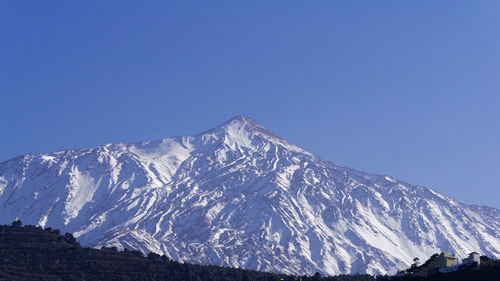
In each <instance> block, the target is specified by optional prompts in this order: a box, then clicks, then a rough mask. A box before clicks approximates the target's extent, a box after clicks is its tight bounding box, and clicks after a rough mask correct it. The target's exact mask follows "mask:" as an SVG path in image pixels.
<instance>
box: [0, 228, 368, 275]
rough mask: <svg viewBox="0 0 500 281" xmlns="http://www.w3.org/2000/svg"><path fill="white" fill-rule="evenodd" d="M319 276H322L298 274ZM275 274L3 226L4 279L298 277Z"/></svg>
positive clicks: (0, 258) (0, 261) (0, 268)
mask: <svg viewBox="0 0 500 281" xmlns="http://www.w3.org/2000/svg"><path fill="white" fill-rule="evenodd" d="M300 278H301V279H302V280H304V281H307V280H319V278H318V277H307V276H303V277H300ZM297 279H299V278H298V277H296V276H290V275H277V274H273V273H267V272H257V271H250V270H243V269H234V268H224V267H218V266H201V265H193V264H181V263H178V262H175V261H172V260H170V259H168V258H167V257H166V256H159V255H156V254H152V253H150V254H149V255H148V256H147V257H144V256H143V255H142V253H141V252H138V251H128V250H125V251H123V252H118V251H117V250H116V248H103V249H100V250H98V249H92V248H83V247H81V246H80V244H79V243H78V242H77V241H76V239H75V238H73V236H72V235H71V234H68V233H66V234H65V235H61V234H60V232H59V230H53V229H50V228H47V229H42V228H40V227H35V226H24V227H22V226H21V223H20V222H14V223H13V224H12V226H9V225H0V280H9V281H10V280H23V281H24V280H123V281H124V280H134V281H136V280H165V281H167V280H168V281H170V280H171V281H181V280H182V281H201V280H206V281H209V280H214V281H217V280H232V281H240V280H242V281H243V280H255V281H259V280H262V281H273V280H285V281H291V280H297ZM323 280H331V281H374V280H375V278H373V277H372V276H369V275H357V276H338V277H331V278H324V279H323Z"/></svg>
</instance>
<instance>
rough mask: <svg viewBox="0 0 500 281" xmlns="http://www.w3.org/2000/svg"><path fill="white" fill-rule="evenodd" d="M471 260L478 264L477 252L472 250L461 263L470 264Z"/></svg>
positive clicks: (479, 261) (479, 262)
mask: <svg viewBox="0 0 500 281" xmlns="http://www.w3.org/2000/svg"><path fill="white" fill-rule="evenodd" d="M473 262H477V267H479V266H480V264H481V260H480V258H479V253H476V252H472V253H470V254H469V257H467V258H465V259H463V260H462V264H471V263H473Z"/></svg>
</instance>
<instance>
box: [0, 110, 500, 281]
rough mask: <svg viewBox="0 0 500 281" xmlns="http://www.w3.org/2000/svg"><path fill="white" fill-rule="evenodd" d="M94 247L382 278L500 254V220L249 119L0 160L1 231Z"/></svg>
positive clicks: (484, 210) (486, 211)
mask: <svg viewBox="0 0 500 281" xmlns="http://www.w3.org/2000/svg"><path fill="white" fill-rule="evenodd" d="M14 219H21V220H22V221H23V222H24V223H26V224H38V225H41V226H44V227H49V226H50V227H53V228H59V229H61V230H62V231H63V232H72V233H74V234H75V236H76V237H77V238H78V239H79V241H81V242H82V244H84V245H88V246H96V247H99V246H105V245H106V246H118V247H120V248H121V247H127V248H133V249H140V250H142V251H144V252H149V251H153V252H157V253H159V254H166V255H168V256H170V257H171V258H173V259H175V260H180V261H188V262H194V263H203V264H217V265H225V266H231V267H242V268H248V269H257V270H266V271H276V272H284V273H296V274H313V273H314V272H316V271H319V272H322V273H325V274H338V273H356V272H368V273H386V272H394V271H395V270H396V269H398V268H399V269H401V268H405V267H407V266H408V265H409V263H410V262H411V261H412V259H413V258H414V257H419V258H420V259H422V260H425V259H426V258H428V257H429V256H430V255H431V254H433V253H436V252H439V251H442V250H444V251H450V252H454V253H457V255H458V256H459V257H465V256H466V255H467V254H468V253H469V252H471V251H478V252H481V253H482V254H487V255H489V256H494V257H497V258H499V257H500V211H499V210H497V209H494V208H489V207H478V206H470V205H465V204H462V203H460V202H457V201H455V200H453V199H451V198H448V197H446V196H443V195H441V194H439V193H437V192H435V191H433V190H431V189H428V188H425V187H420V186H414V185H410V184H407V183H404V182H401V181H398V180H396V179H393V178H391V177H387V176H380V175H372V174H368V173H363V172H359V171H356V170H353V169H350V168H346V167H343V166H340V165H337V164H333V163H331V162H328V161H325V160H322V159H320V158H319V157H317V156H315V155H312V154H310V153H308V152H306V151H304V150H303V149H301V148H299V147H297V146H295V145H293V144H290V143H288V142H287V141H286V140H284V139H282V138H280V137H278V136H276V135H275V134H273V133H272V132H270V131H269V130H267V129H265V128H263V127H261V126H259V125H258V124H256V123H255V122H253V121H252V120H250V119H249V118H247V117H241V116H238V117H235V118H233V119H231V120H230V121H228V122H226V123H225V124H223V125H221V126H219V127H217V128H214V129H212V130H209V131H207V132H204V133H202V134H199V135H195V136H187V137H173V138H167V139H163V140H160V141H155V142H143V143H133V144H108V145H103V146H99V147H96V148H91V149H79V150H66V151H60V152H54V153H48V154H36V155H25V156H20V157H17V158H14V159H11V160H9V161H6V162H3V163H0V223H3V224H6V223H10V222H12V221H13V220H14Z"/></svg>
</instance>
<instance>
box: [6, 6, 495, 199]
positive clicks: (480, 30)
mask: <svg viewBox="0 0 500 281" xmlns="http://www.w3.org/2000/svg"><path fill="white" fill-rule="evenodd" d="M237 114H242V115H246V116H249V117H251V118H252V119H254V120H255V121H257V122H258V123H260V124H261V125H263V126H265V127H267V128H269V129H271V130H273V131H274V132H275V133H277V134H278V135H281V136H283V137H284V138H286V139H288V140H290V141H291V142H293V143H295V144H297V145H299V146H301V147H303V148H305V149H307V150H309V151H311V152H312V153H315V154H317V155H319V156H321V157H323V158H326V159H328V160H331V161H333V162H336V163H340V164H343V165H346V166H350V167H353V168H356V169H359V170H363V171H367V172H373V173H379V174H388V175H391V176H394V177H396V178H399V179H402V180H405V181H407V182H410V183H414V184H420V185H425V186H429V187H432V188H434V189H436V190H438V191H440V192H442V193H444V194H446V195H448V196H451V197H454V198H456V199H458V200H461V201H463V202H465V203H471V204H480V205H489V206H494V207H497V208H500V1H497V0H492V1H401V0H398V1H175V2H174V1H172V2H169V1H56V0H54V1H2V2H0V141H1V144H0V161H3V160H7V159H9V158H12V157H14V156H17V155H19V154H26V153H41V152H50V151H55V150H62V149H67V148H80V147H91V146H96V145H99V144H103V143H109V142H133V141H141V140H154V139H159V138H163V137H168V136H173V135H189V134H196V133H199V132H201V131H204V130H206V129H208V128H211V127H214V126H216V125H218V124H220V123H222V122H224V121H226V120H227V119H229V118H231V117H232V116H234V115H237Z"/></svg>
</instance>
